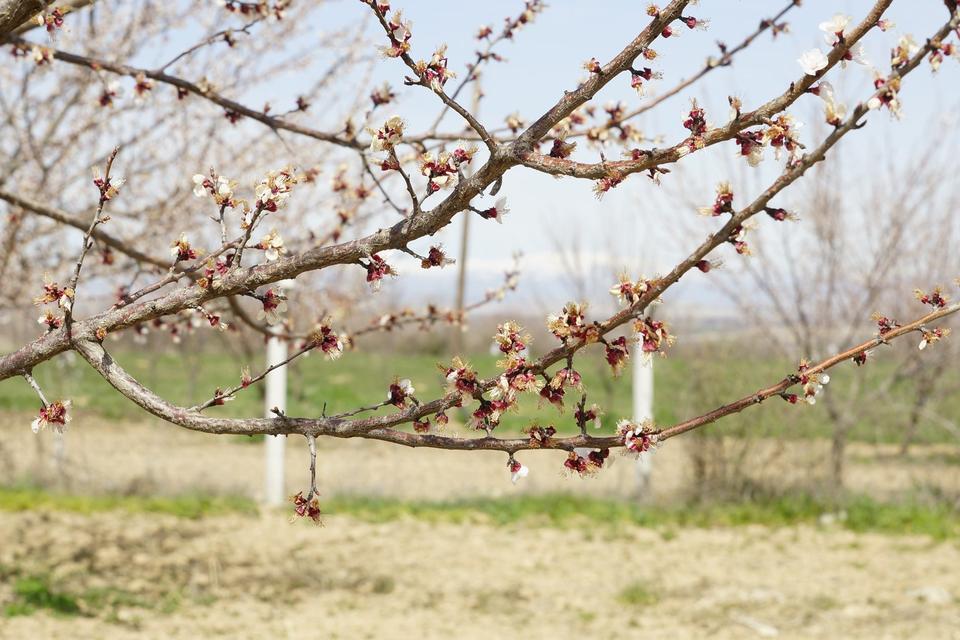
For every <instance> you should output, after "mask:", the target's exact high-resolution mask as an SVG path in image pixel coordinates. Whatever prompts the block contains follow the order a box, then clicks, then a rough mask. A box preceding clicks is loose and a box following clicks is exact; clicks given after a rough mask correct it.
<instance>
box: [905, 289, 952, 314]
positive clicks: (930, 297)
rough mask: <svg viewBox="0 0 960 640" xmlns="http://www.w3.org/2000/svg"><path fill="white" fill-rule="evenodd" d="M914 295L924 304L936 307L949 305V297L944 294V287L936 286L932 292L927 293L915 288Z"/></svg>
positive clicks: (940, 307)
mask: <svg viewBox="0 0 960 640" xmlns="http://www.w3.org/2000/svg"><path fill="white" fill-rule="evenodd" d="M913 295H914V296H915V297H916V298H917V300H919V301H920V302H921V303H923V304H928V305H930V306H931V307H933V308H934V309H943V308H944V307H945V306H947V302H948V298H947V297H946V296H944V295H943V288H942V287H935V288H934V289H933V291H931V292H930V293H925V292H924V291H922V290H921V289H914V291H913Z"/></svg>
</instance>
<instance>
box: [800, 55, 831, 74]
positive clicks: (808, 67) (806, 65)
mask: <svg viewBox="0 0 960 640" xmlns="http://www.w3.org/2000/svg"><path fill="white" fill-rule="evenodd" d="M797 62H799V63H800V67H801V68H802V69H803V72H804V73H806V74H807V75H808V76H815V75H817V74H818V73H819V72H820V71H821V70H822V69H824V68H825V67H826V66H827V64H829V60H827V56H825V55H824V54H823V51H820V49H810V50H809V51H805V52H803V54H802V55H801V56H800V57H799V58H798V59H797Z"/></svg>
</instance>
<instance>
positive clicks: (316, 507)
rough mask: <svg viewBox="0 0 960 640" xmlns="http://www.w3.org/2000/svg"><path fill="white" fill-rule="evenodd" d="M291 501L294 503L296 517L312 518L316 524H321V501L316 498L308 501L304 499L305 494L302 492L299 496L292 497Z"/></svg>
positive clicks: (313, 497)
mask: <svg viewBox="0 0 960 640" xmlns="http://www.w3.org/2000/svg"><path fill="white" fill-rule="evenodd" d="M290 501H291V502H293V513H294V517H297V516H299V517H301V518H310V519H311V520H313V522H314V524H320V518H321V516H322V513H321V512H320V501H319V500H318V499H317V497H316V496H312V497H311V498H310V499H309V500H308V499H307V498H304V497H303V492H302V491H300V492H298V493H297V495H295V496H291V497H290Z"/></svg>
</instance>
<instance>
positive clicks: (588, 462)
mask: <svg viewBox="0 0 960 640" xmlns="http://www.w3.org/2000/svg"><path fill="white" fill-rule="evenodd" d="M581 452H586V453H587V455H586V457H584V456H583V455H581ZM609 456H610V449H596V450H594V451H589V452H587V450H586V449H578V450H575V451H571V452H570V453H569V455H567V459H566V460H564V461H563V466H564V468H566V469H568V470H570V471H572V472H575V473H577V474H579V475H580V477H583V476H585V475H592V474H594V473H596V472H597V471H599V470H600V468H601V467H603V463H604V462H605V461H606V459H607V458H608V457H609Z"/></svg>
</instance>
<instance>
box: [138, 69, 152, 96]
mask: <svg viewBox="0 0 960 640" xmlns="http://www.w3.org/2000/svg"><path fill="white" fill-rule="evenodd" d="M133 80H134V82H135V84H134V85H133V91H134V93H136V94H137V97H138V98H142V97H143V96H145V95H147V94H148V93H150V91H151V90H152V89H153V80H150V79H149V78H147V76H145V75H144V74H143V72H141V73H138V74H137V75H136V76H134V79H133Z"/></svg>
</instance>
